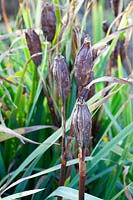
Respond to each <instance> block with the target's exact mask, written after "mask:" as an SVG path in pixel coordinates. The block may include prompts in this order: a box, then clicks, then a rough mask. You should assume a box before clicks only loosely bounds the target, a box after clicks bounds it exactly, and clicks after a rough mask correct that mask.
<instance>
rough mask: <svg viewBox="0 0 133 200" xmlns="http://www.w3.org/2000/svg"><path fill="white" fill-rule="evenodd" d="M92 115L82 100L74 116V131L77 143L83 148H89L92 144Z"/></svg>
mask: <svg viewBox="0 0 133 200" xmlns="http://www.w3.org/2000/svg"><path fill="white" fill-rule="evenodd" d="M91 128H92V119H91V114H90V111H89V109H88V106H87V105H86V103H85V101H84V100H83V99H82V98H80V99H79V100H78V101H77V104H76V108H75V110H74V113H73V116H72V129H73V133H74V135H75V139H76V142H77V143H78V145H79V147H81V148H88V147H89V145H90V144H91Z"/></svg>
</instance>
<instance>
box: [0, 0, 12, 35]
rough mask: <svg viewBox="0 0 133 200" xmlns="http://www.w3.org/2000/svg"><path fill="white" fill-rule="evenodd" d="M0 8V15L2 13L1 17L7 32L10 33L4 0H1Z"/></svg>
mask: <svg viewBox="0 0 133 200" xmlns="http://www.w3.org/2000/svg"><path fill="white" fill-rule="evenodd" d="M1 9H2V15H3V19H4V22H5V25H6V28H7V31H8V32H9V33H11V32H12V29H11V26H10V23H9V19H8V16H7V13H6V5H5V0H1Z"/></svg>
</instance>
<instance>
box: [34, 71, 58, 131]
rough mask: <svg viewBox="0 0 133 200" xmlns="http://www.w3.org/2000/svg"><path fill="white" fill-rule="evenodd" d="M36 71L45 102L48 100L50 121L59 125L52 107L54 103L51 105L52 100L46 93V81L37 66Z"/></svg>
mask: <svg viewBox="0 0 133 200" xmlns="http://www.w3.org/2000/svg"><path fill="white" fill-rule="evenodd" d="M37 71H38V76H39V78H40V79H41V81H42V87H43V92H44V95H45V96H46V98H47V102H48V106H49V110H50V113H51V117H52V121H53V123H54V125H55V126H57V127H58V126H59V124H58V117H57V115H56V113H55V109H54V105H53V100H52V98H51V96H50V95H49V94H48V91H47V87H46V82H45V80H44V79H43V78H42V76H41V73H40V70H39V67H38V68H37Z"/></svg>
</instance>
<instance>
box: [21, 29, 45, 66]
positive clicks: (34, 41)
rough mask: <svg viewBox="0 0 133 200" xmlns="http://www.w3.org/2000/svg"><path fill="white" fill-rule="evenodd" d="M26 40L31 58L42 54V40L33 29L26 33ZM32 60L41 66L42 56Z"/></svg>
mask: <svg viewBox="0 0 133 200" xmlns="http://www.w3.org/2000/svg"><path fill="white" fill-rule="evenodd" d="M25 38H26V42H27V46H28V49H29V51H30V54H31V56H32V55H35V54H39V53H42V47H41V41H40V38H39V36H38V34H37V33H36V32H35V31H34V30H33V29H28V31H27V32H26V33H25ZM32 60H33V62H34V63H35V65H36V66H39V65H40V64H41V62H42V55H41V54H40V55H35V56H33V57H32Z"/></svg>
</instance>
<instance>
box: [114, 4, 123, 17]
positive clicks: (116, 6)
mask: <svg viewBox="0 0 133 200" xmlns="http://www.w3.org/2000/svg"><path fill="white" fill-rule="evenodd" d="M111 6H112V9H113V11H114V15H115V17H117V16H118V15H119V14H120V12H121V11H122V7H123V2H122V1H121V0H111Z"/></svg>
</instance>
